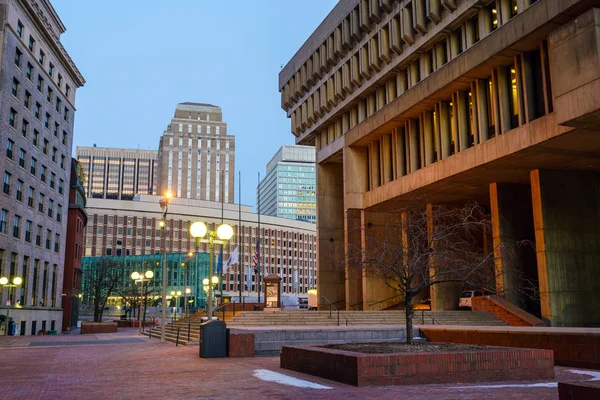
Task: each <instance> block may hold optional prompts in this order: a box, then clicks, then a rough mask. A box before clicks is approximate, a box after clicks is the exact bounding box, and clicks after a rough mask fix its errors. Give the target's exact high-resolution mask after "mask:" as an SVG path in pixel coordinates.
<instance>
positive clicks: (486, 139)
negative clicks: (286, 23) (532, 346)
mask: <svg viewBox="0 0 600 400" xmlns="http://www.w3.org/2000/svg"><path fill="white" fill-rule="evenodd" d="M595 5H598V3H597V2H594V1H585V0H582V1H563V0H538V1H535V2H532V1H527V0H497V1H467V0H461V1H453V0H450V1H448V0H442V1H435V0H411V1H406V0H402V1H392V0H341V1H340V2H339V3H338V4H337V5H336V6H335V7H334V9H333V10H332V11H331V13H330V14H329V15H328V16H327V17H326V18H325V20H324V21H323V22H322V23H321V25H319V27H318V28H317V29H316V30H315V31H314V32H313V33H312V34H311V36H310V37H309V38H308V39H307V41H306V42H305V43H304V44H303V45H302V47H301V48H300V49H299V50H298V52H297V53H296V54H295V55H294V57H293V58H292V59H291V60H290V62H289V63H288V64H287V65H286V66H285V67H284V68H283V70H282V71H281V73H280V75H279V88H280V90H281V95H282V96H281V99H282V107H283V108H284V110H285V111H286V112H287V114H288V116H289V117H290V118H291V123H292V133H293V134H294V135H295V136H296V142H297V143H298V144H306V145H314V146H315V148H316V161H317V210H318V211H317V237H318V238H319V240H318V243H317V254H318V265H319V270H318V274H319V287H318V289H319V291H320V293H319V295H320V296H321V295H324V296H326V297H327V298H328V299H329V300H330V301H332V302H341V303H345V304H346V308H358V309H370V308H386V307H388V306H391V305H393V304H390V303H391V302H393V301H381V300H385V299H386V298H388V297H389V293H390V292H389V290H387V289H386V287H385V285H384V284H383V283H382V282H381V281H378V280H376V279H373V278H368V277H366V276H364V275H362V274H358V273H356V272H355V271H353V270H351V269H349V268H348V266H346V273H343V272H340V271H339V270H338V269H336V268H335V266H334V265H332V263H331V262H330V254H331V253H332V252H334V251H336V250H335V249H336V247H335V246H336V244H339V243H342V244H343V243H346V244H349V243H353V244H355V245H356V246H361V240H362V243H365V241H364V238H362V239H361V237H360V235H347V233H348V232H350V231H351V230H352V229H355V228H365V229H362V231H363V232H367V233H366V234H367V235H369V234H370V233H368V232H369V230H368V229H366V228H369V229H372V230H373V232H377V231H379V230H380V229H378V228H381V227H382V225H383V223H382V221H381V218H378V217H380V214H379V213H380V212H381V211H386V210H393V209H394V208H395V207H396V208H397V207H400V206H402V205H403V204H407V202H408V201H410V200H414V201H418V202H420V203H421V205H422V207H426V205H427V204H460V203H465V202H468V201H472V200H477V201H479V202H480V203H483V204H485V205H486V206H488V209H489V210H490V213H491V218H492V221H493V223H494V224H493V225H494V229H493V232H492V235H491V236H492V242H493V244H494V245H495V246H497V245H499V244H501V243H514V242H515V241H518V240H530V241H532V242H533V243H535V247H531V248H530V249H528V250H523V253H521V254H520V255H519V257H517V259H515V260H512V261H507V260H505V259H502V258H497V259H496V263H495V268H496V273H497V274H498V276H499V279H498V280H497V282H496V284H497V286H498V288H502V287H503V286H505V287H507V286H510V285H511V279H512V277H513V276H514V274H521V275H524V276H526V277H527V278H528V279H530V280H532V281H534V282H538V283H537V285H538V287H539V291H540V299H539V300H536V301H537V302H538V309H539V310H540V312H539V314H541V316H542V317H543V318H544V320H545V321H546V322H547V323H548V324H551V325H553V326H600V280H598V279H596V278H595V277H596V276H598V275H599V274H600V240H598V237H600V212H599V211H600V208H599V207H600V189H599V188H600V178H599V175H598V173H599V172H600V163H598V156H599V155H600V139H598V136H597V131H598V130H599V129H600V124H599V123H598V115H599V110H600V96H598V93H600V90H599V87H600V86H599V85H600V83H599V82H600V79H599V78H600V63H599V62H598V60H599V56H600V54H599V50H598V49H599V47H598V45H599V44H600V35H599V34H598V32H599V30H598V27H599V25H600V9H598V8H593V7H594V6H595ZM380 233H381V232H380ZM374 234H377V233H374ZM408 240H409V242H410V238H408ZM338 246H339V245H338ZM495 248H496V247H495ZM430 295H431V300H432V307H433V309H451V308H456V306H457V301H456V299H457V296H458V293H456V292H455V291H454V290H452V289H448V288H447V287H444V286H440V287H435V288H432V290H431V293H430ZM509 300H511V301H512V302H513V303H515V304H519V303H520V302H521V301H522V300H523V299H521V298H518V297H516V298H511V299H509ZM395 302H397V300H395ZM374 303H376V305H372V304H374Z"/></svg>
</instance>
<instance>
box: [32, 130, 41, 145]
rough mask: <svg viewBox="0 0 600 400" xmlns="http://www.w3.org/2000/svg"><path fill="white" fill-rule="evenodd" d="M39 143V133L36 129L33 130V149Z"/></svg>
mask: <svg viewBox="0 0 600 400" xmlns="http://www.w3.org/2000/svg"><path fill="white" fill-rule="evenodd" d="M39 143H40V133H39V132H38V130H37V129H34V130H33V145H34V146H35V147H38V145H39Z"/></svg>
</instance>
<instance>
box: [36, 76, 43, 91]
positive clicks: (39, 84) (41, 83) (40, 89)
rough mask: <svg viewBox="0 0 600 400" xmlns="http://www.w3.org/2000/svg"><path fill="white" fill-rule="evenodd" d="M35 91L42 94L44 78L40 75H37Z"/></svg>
mask: <svg viewBox="0 0 600 400" xmlns="http://www.w3.org/2000/svg"><path fill="white" fill-rule="evenodd" d="M37 90H38V92H40V93H44V78H42V76H41V75H38V83H37Z"/></svg>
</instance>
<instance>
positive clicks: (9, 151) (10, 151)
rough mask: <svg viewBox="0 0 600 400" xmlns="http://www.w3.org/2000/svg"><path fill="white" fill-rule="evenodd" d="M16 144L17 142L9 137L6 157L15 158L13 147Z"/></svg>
mask: <svg viewBox="0 0 600 400" xmlns="http://www.w3.org/2000/svg"><path fill="white" fill-rule="evenodd" d="M14 146H15V142H13V141H12V140H10V139H8V141H7V142H6V158H8V159H9V160H12V158H13V147H14Z"/></svg>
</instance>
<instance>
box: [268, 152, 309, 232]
mask: <svg viewBox="0 0 600 400" xmlns="http://www.w3.org/2000/svg"><path fill="white" fill-rule="evenodd" d="M257 192H258V193H257V195H258V201H257V204H260V213H261V214H262V215H272V216H276V217H280V218H288V219H295V220H299V221H306V222H312V223H314V222H315V219H316V208H315V203H316V171H315V149H314V147H312V146H282V147H281V148H280V149H279V151H278V152H277V153H276V154H275V156H274V157H273V158H272V159H271V161H270V162H269V164H267V174H266V176H265V178H264V179H263V180H262V181H261V182H260V184H259V185H258V190H257Z"/></svg>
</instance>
